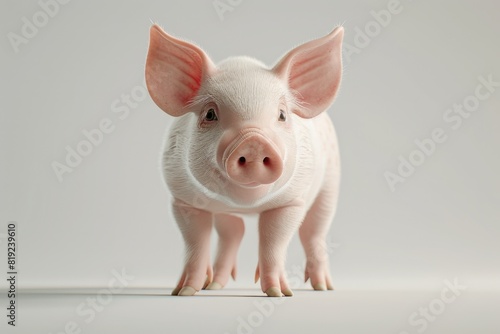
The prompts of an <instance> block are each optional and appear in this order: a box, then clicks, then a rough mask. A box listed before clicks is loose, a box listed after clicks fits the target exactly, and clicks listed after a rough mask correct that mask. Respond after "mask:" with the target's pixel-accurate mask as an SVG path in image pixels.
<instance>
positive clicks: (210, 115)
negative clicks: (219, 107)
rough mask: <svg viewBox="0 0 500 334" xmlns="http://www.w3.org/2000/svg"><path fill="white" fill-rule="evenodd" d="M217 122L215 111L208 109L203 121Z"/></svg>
mask: <svg viewBox="0 0 500 334" xmlns="http://www.w3.org/2000/svg"><path fill="white" fill-rule="evenodd" d="M217 120H219V119H218V118H217V114H216V112H215V109H214V108H210V109H208V110H207V113H206V114H205V119H204V121H207V122H214V121H217Z"/></svg>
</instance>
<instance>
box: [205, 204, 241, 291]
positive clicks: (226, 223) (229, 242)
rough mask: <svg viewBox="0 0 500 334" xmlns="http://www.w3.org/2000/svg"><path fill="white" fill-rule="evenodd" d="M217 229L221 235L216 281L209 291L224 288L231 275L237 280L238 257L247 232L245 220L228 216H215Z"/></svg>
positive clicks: (215, 265) (215, 266)
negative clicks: (239, 248)
mask: <svg viewBox="0 0 500 334" xmlns="http://www.w3.org/2000/svg"><path fill="white" fill-rule="evenodd" d="M215 229H216V230H217V234H218V235H219V244H218V246H217V257H216V258H215V264H214V279H213V281H212V283H210V284H209V285H208V286H207V289H208V290H217V289H221V288H222V287H224V286H225V285H226V283H227V281H228V280H229V276H230V275H231V276H232V277H233V279H236V256H237V255H238V247H239V246H240V242H241V239H242V238H243V234H244V232H245V225H244V223H243V219H241V218H239V217H235V216H231V215H226V214H216V215H215Z"/></svg>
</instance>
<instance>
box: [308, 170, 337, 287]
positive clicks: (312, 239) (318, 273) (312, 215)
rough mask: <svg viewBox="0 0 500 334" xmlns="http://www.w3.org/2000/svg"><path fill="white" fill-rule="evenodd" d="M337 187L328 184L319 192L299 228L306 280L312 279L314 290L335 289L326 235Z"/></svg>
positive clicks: (334, 207)
mask: <svg viewBox="0 0 500 334" xmlns="http://www.w3.org/2000/svg"><path fill="white" fill-rule="evenodd" d="M330 181H331V179H330ZM337 188H338V187H337ZM337 188H336V187H335V186H334V185H331V186H327V187H325V188H324V189H323V190H322V191H321V192H320V193H319V195H318V197H317V198H316V200H315V202H314V203H313V205H312V207H311V208H310V209H309V211H308V212H307V215H306V218H305V219H304V222H303V223H302V225H301V227H300V229H299V236H300V241H301V242H302V245H303V247H304V251H305V253H306V270H305V280H306V281H307V279H308V278H309V279H310V280H311V285H312V287H313V288H314V290H327V289H328V290H333V286H332V279H331V277H330V269H329V260H328V253H330V252H331V249H329V247H330V248H331V245H327V243H326V236H327V233H328V229H329V228H330V224H331V222H332V220H333V216H334V215H335V209H336V205H337V197H338V196H337V194H338V191H337Z"/></svg>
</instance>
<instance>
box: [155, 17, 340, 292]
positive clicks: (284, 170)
mask: <svg viewBox="0 0 500 334" xmlns="http://www.w3.org/2000/svg"><path fill="white" fill-rule="evenodd" d="M342 37H343V29H342V27H337V28H336V29H335V30H334V31H332V32H331V33H330V34H329V35H327V36H325V37H322V38H320V39H317V40H313V41H310V42H308V43H305V44H303V45H301V46H299V47H297V48H295V49H293V50H292V51H290V52H288V53H287V54H286V55H285V56H284V57H283V58H282V59H281V60H280V61H279V62H278V63H277V64H276V66H274V67H273V68H272V69H267V68H265V67H264V66H263V65H262V64H261V63H259V62H258V61H255V60H252V59H250V58H246V57H239V58H229V59H228V60H226V61H224V62H222V63H220V64H219V65H218V66H215V65H214V64H213V63H212V61H211V60H210V58H209V57H208V56H207V55H206V54H205V52H204V51H203V50H201V49H200V48H198V47H197V46H195V45H193V44H190V43H187V42H185V41H182V40H179V39H176V38H174V37H172V36H170V35H168V34H166V33H165V32H164V31H163V30H162V29H161V28H160V27H158V26H157V25H154V26H153V27H152V28H151V34H150V47H149V53H148V58H147V64H146V83H147V85H148V90H149V92H150V95H151V97H152V98H153V100H154V101H155V103H156V104H157V105H158V106H159V107H160V108H161V109H162V110H163V111H165V112H166V113H168V114H169V115H172V116H175V117H178V118H177V120H176V121H175V122H174V125H173V126H172V129H171V130H170V133H169V136H168V138H167V140H166V142H165V148H164V152H163V169H164V176H165V180H166V182H167V185H168V187H169V189H170V191H171V193H172V196H173V198H174V201H173V204H172V208H173V209H172V210H173V214H174V217H175V219H176V222H177V224H178V226H179V229H180V231H181V234H182V236H183V238H184V241H185V246H186V251H185V265H184V270H183V272H182V275H181V278H180V280H179V282H178V284H177V286H176V288H175V289H174V290H173V291H172V294H173V295H180V296H184V295H193V294H195V293H196V292H197V291H199V290H200V289H202V288H207V289H219V288H222V287H224V285H226V284H227V282H228V280H229V278H230V277H231V276H232V277H233V278H235V277H236V260H237V252H238V247H239V244H240V242H241V239H242V237H243V234H244V224H243V220H242V218H240V217H238V216H237V214H246V213H257V214H259V262H258V265H257V270H256V280H258V279H259V278H260V284H261V288H262V291H263V292H265V293H266V294H267V295H268V296H273V297H277V296H282V295H285V296H291V295H292V291H291V289H290V286H289V285H288V283H287V279H286V275H285V255H286V250H287V247H288V244H289V242H290V239H291V238H292V236H293V234H294V233H296V232H297V230H298V232H299V236H300V240H301V242H302V245H303V247H304V251H305V253H306V259H307V263H306V271H305V279H306V280H308V279H310V281H311V285H312V286H313V288H314V289H315V290H327V289H328V290H330V289H333V287H332V281H331V277H330V271H329V261H328V252H327V248H326V241H325V240H326V235H327V232H328V229H329V227H330V224H331V222H332V220H333V217H334V213H335V208H336V203H337V197H338V189H339V181H340V162H339V155H338V147H337V141H336V135H335V130H334V128H333V125H332V123H331V121H330V119H329V117H328V116H327V115H326V113H323V112H324V111H325V110H326V109H327V108H328V107H329V106H330V105H331V104H332V102H333V100H334V98H335V95H336V93H337V91H338V88H339V85H340V79H341V74H342V63H341V44H342ZM213 227H215V229H216V231H217V233H218V235H219V243H218V249H217V254H216V257H215V262H214V264H213V266H212V264H211V261H210V233H211V231H212V228H213Z"/></svg>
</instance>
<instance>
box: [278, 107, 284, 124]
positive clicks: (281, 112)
mask: <svg viewBox="0 0 500 334" xmlns="http://www.w3.org/2000/svg"><path fill="white" fill-rule="evenodd" d="M278 120H279V121H280V122H284V121H286V113H285V111H284V110H283V109H280V117H279V118H278Z"/></svg>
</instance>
